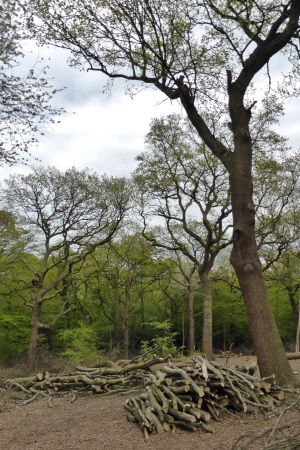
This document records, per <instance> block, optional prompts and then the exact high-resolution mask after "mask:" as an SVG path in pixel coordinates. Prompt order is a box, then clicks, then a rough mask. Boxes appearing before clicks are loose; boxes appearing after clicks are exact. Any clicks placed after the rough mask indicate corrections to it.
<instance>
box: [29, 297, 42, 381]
mask: <svg viewBox="0 0 300 450" xmlns="http://www.w3.org/2000/svg"><path fill="white" fill-rule="evenodd" d="M31 301H32V302H33V308H32V314H31V325H30V344H29V350H28V371H29V373H32V372H34V371H35V370H36V357H37V348H38V341H39V329H40V316H41V307H42V303H41V302H40V301H39V298H38V297H36V296H34V295H32V296H31Z"/></svg>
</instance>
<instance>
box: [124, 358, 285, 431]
mask: <svg viewBox="0 0 300 450" xmlns="http://www.w3.org/2000/svg"><path fill="white" fill-rule="evenodd" d="M283 399H284V392H283V391H281V390H279V389H278V388H277V387H276V386H275V385H274V378H270V379H267V380H266V379H263V380H258V379H256V378H254V377H253V376H252V375H250V374H249V373H244V372H241V371H237V370H234V369H232V368H226V367H219V366H218V365H217V364H215V363H211V362H208V361H207V360H205V359H203V358H202V357H201V356H198V357H195V358H193V360H191V361H188V362H186V363H182V364H180V363H178V364H176V365H175V364H174V363H171V362H169V363H168V364H166V365H165V366H164V367H163V368H161V370H157V371H154V372H153V373H152V374H150V375H149V379H148V386H147V387H146V390H145V392H143V393H141V394H139V395H136V396H134V397H132V398H130V399H129V400H127V401H126V404H125V409H126V411H127V418H128V420H131V421H134V422H138V424H139V425H140V427H141V429H142V431H143V434H144V435H145V437H148V435H149V433H151V432H157V433H163V432H164V431H169V430H170V429H174V428H176V426H179V427H183V428H186V429H188V430H192V431H196V430H199V429H203V430H205V431H208V432H213V429H212V427H211V426H210V421H211V419H213V420H217V421H218V420H220V417H221V415H222V412H225V411H232V412H237V411H244V412H246V411H254V410H256V409H262V410H269V409H271V408H273V407H274V406H275V405H277V404H279V403H280V401H281V400H283Z"/></svg>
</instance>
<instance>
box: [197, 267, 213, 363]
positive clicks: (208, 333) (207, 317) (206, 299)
mask: <svg viewBox="0 0 300 450" xmlns="http://www.w3.org/2000/svg"><path fill="white" fill-rule="evenodd" d="M199 276H200V280H201V283H202V289H203V329H202V352H203V353H204V354H205V356H206V358H207V359H208V360H213V359H214V352H213V339H212V333H213V318H212V301H213V300H212V288H211V281H210V279H209V272H208V271H206V270H200V271H199Z"/></svg>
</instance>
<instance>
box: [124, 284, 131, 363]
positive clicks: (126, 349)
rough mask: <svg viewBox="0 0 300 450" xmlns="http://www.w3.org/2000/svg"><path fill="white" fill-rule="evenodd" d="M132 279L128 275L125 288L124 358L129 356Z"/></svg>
mask: <svg viewBox="0 0 300 450" xmlns="http://www.w3.org/2000/svg"><path fill="white" fill-rule="evenodd" d="M131 283H132V279H131V277H130V276H128V278H127V280H126V289H125V303H124V310H123V326H122V328H123V354H124V359H128V358H129V303H130V291H131Z"/></svg>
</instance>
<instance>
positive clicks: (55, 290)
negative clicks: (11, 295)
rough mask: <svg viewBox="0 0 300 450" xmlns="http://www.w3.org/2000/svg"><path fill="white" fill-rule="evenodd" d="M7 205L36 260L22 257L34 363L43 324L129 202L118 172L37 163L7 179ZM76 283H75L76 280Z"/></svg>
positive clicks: (63, 306) (64, 305)
mask: <svg viewBox="0 0 300 450" xmlns="http://www.w3.org/2000/svg"><path fill="white" fill-rule="evenodd" d="M3 195H4V196H5V200H6V206H7V208H10V210H11V211H14V213H15V215H16V216H17V215H18V216H19V217H20V219H19V220H20V223H22V226H23V228H24V229H25V230H28V232H29V233H31V235H32V240H31V247H30V251H31V253H33V254H35V255H36V256H38V258H36V261H35V263H34V264H30V262H29V261H28V259H25V258H24V257H22V254H21V255H20V258H21V260H22V262H23V264H24V265H26V267H27V269H28V270H30V271H31V273H32V276H33V279H32V282H31V285H30V286H28V290H27V294H24V293H23V296H24V300H25V302H26V304H27V305H28V306H30V307H31V309H32V316H31V338H30V347H29V367H30V370H32V369H33V368H34V365H35V361H36V352H37V345H38V338H39V331H40V330H41V329H47V328H50V327H51V326H53V325H54V324H55V322H56V321H57V319H58V318H59V317H60V316H61V315H62V314H65V312H66V311H67V309H68V308H69V306H70V302H71V299H72V295H73V291H72V287H74V279H76V273H77V272H78V271H79V270H80V268H81V266H82V265H83V264H84V262H85V259H86V257H87V256H88V255H89V254H91V253H92V252H94V251H95V249H96V248H98V247H100V246H102V245H104V244H106V243H107V242H109V241H110V240H111V239H112V237H113V236H114V234H115V233H116V231H117V230H118V229H119V228H120V227H121V225H122V221H123V219H124V217H125V216H126V213H127V211H128V208H129V199H130V194H129V189H128V186H127V182H126V180H125V179H122V178H108V177H106V176H103V177H99V176H98V175H97V174H96V173H93V172H91V171H89V170H84V171H78V170H76V169H75V168H72V169H69V170H67V171H66V172H64V173H63V172H60V171H59V170H57V169H55V168H51V167H48V168H42V167H40V168H36V169H34V170H33V173H31V174H29V175H18V174H16V175H11V176H10V178H9V179H7V180H6V188H5V189H4V192H3ZM75 286H76V285H75ZM51 300H52V301H56V302H57V301H58V307H56V314H55V315H54V317H52V318H51V319H49V320H48V321H43V317H42V307H43V305H44V303H45V302H47V303H49V302H50V301H51Z"/></svg>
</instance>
